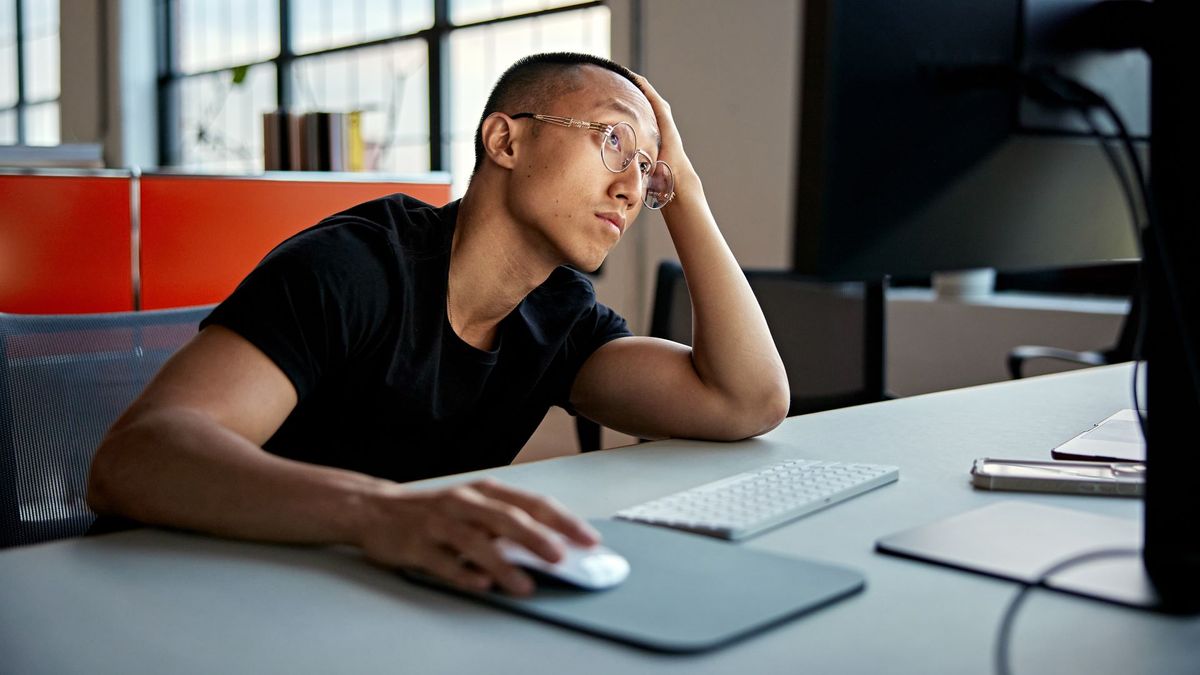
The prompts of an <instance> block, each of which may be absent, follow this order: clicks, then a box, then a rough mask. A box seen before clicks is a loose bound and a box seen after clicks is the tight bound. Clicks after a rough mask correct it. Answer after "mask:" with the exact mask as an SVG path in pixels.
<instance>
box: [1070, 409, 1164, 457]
mask: <svg viewBox="0 0 1200 675" xmlns="http://www.w3.org/2000/svg"><path fill="white" fill-rule="evenodd" d="M1050 455H1051V456H1052V457H1054V458H1055V459H1074V460H1082V461H1097V462H1145V461H1146V441H1145V439H1143V438H1142V427H1141V425H1140V424H1139V423H1138V418H1137V413H1136V412H1135V411H1134V410H1133V409H1132V408H1126V409H1125V410H1121V411H1118V412H1116V413H1114V414H1113V415H1111V416H1109V417H1108V418H1107V419H1105V420H1104V421H1103V422H1100V423H1099V424H1097V425H1096V426H1094V427H1092V428H1091V429H1088V430H1087V431H1085V432H1083V433H1082V434H1079V435H1078V436H1076V437H1075V438H1072V439H1071V440H1069V441H1067V442H1066V443H1063V444H1062V445H1060V446H1058V447H1057V448H1054V450H1052V451H1051V452H1050Z"/></svg>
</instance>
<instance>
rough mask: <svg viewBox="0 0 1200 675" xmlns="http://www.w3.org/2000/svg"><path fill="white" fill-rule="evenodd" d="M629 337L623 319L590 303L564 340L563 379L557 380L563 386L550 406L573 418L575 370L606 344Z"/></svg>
mask: <svg viewBox="0 0 1200 675" xmlns="http://www.w3.org/2000/svg"><path fill="white" fill-rule="evenodd" d="M631 335H633V331H631V330H629V324H628V323H626V321H625V319H624V317H622V316H621V315H620V314H617V313H616V312H614V311H613V310H612V309H611V308H609V307H608V306H606V305H603V304H601V303H599V302H594V303H592V306H591V307H590V308H589V309H588V310H587V312H585V313H584V315H583V316H582V317H581V318H580V319H579V320H578V321H577V322H575V326H574V327H573V328H572V329H571V333H570V335H569V336H568V337H567V345H566V349H565V350H564V351H565V354H564V366H563V371H564V375H565V377H563V378H562V380H561V381H562V382H563V385H564V386H562V387H561V388H560V389H559V391H558V395H557V397H556V399H555V400H554V405H556V406H558V407H560V408H562V409H564V410H566V411H567V412H568V413H570V414H572V415H575V414H576V411H575V406H573V405H571V387H572V386H573V385H574V384H575V376H576V375H578V374H579V369H580V368H582V367H583V364H584V363H585V362H586V361H587V360H588V358H589V357H591V355H592V354H593V353H595V351H596V350H597V349H599V348H600V347H602V346H603V345H605V344H606V343H608V342H611V341H612V340H615V339H617V338H623V337H629V336H631Z"/></svg>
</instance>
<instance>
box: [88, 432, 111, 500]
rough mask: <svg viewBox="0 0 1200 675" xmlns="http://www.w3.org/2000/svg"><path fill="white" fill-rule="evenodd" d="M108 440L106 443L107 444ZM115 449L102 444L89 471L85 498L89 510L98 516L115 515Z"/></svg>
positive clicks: (93, 458)
mask: <svg viewBox="0 0 1200 675" xmlns="http://www.w3.org/2000/svg"><path fill="white" fill-rule="evenodd" d="M107 440H108V439H107V438H106V439H105V441H106V442H107ZM113 455H114V449H113V448H111V447H106V443H101V444H100V447H99V448H97V450H96V454H95V455H94V456H93V457H92V465H91V467H90V468H89V469H88V478H87V491H86V493H85V496H84V498H85V499H86V500H87V505H88V508H89V509H91V510H92V511H93V512H95V513H96V514H97V515H114V513H115V508H114V506H113V497H112V485H113V479H112V474H113V471H114V470H115V467H114V457H113Z"/></svg>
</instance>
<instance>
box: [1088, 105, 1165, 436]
mask: <svg viewBox="0 0 1200 675" xmlns="http://www.w3.org/2000/svg"><path fill="white" fill-rule="evenodd" d="M1076 110H1077V111H1078V112H1079V115H1080V117H1082V118H1083V121H1084V122H1085V123H1086V124H1087V126H1088V129H1090V130H1091V134H1092V136H1093V137H1095V138H1096V140H1097V141H1098V142H1099V143H1100V148H1101V150H1103V151H1104V156H1105V157H1107V158H1108V162H1109V164H1111V165H1112V170H1113V173H1115V174H1116V176H1117V182H1118V183H1120V185H1121V192H1122V194H1124V195H1125V202H1126V204H1127V205H1128V207H1129V217H1130V222H1131V223H1132V224H1133V242H1134V246H1135V247H1136V248H1137V254H1138V258H1139V260H1141V259H1145V255H1146V254H1145V251H1144V250H1143V246H1142V237H1143V232H1144V230H1145V227H1146V219H1148V217H1149V216H1148V214H1147V215H1146V216H1145V218H1144V217H1143V215H1142V214H1143V213H1144V211H1142V210H1140V209H1139V208H1138V202H1137V198H1136V197H1135V196H1134V195H1135V193H1134V189H1133V186H1132V185H1131V184H1130V178H1129V173H1128V172H1127V171H1126V168H1125V165H1124V164H1123V163H1122V162H1121V158H1120V157H1119V156H1118V155H1117V153H1116V152H1115V151H1114V150H1113V149H1112V148H1111V147H1109V145H1108V139H1107V138H1105V136H1104V134H1103V132H1101V130H1100V128H1099V127H1098V126H1097V125H1096V122H1095V120H1093V119H1092V114H1091V108H1089V107H1087V106H1079V107H1077V108H1076ZM1138 192H1139V193H1140V194H1143V195H1144V194H1145V193H1144V192H1142V191H1141V190H1139V191H1138ZM1145 204H1146V203H1145V201H1143V202H1142V206H1143V208H1145ZM1143 267H1144V266H1143V265H1142V264H1139V265H1138V268H1137V278H1136V279H1135V282H1134V293H1135V294H1136V295H1137V296H1138V297H1137V299H1136V302H1137V303H1138V305H1139V307H1140V309H1139V311H1138V318H1137V321H1138V323H1137V326H1136V327H1135V328H1134V336H1133V347H1132V354H1131V356H1132V357H1133V383H1132V386H1131V389H1132V390H1133V391H1132V395H1133V409H1134V411H1135V412H1136V414H1137V417H1138V426H1139V427H1140V428H1141V431H1142V438H1146V419H1145V416H1144V415H1143V414H1142V404H1141V400H1140V399H1141V397H1140V396H1139V395H1138V381H1139V379H1140V371H1141V367H1142V358H1143V355H1142V348H1143V345H1144V338H1145V335H1146V315H1147V312H1146V309H1145V308H1146V304H1147V301H1148V296H1149V292H1148V284H1147V280H1146V275H1145V274H1144V273H1143V271H1144V270H1143Z"/></svg>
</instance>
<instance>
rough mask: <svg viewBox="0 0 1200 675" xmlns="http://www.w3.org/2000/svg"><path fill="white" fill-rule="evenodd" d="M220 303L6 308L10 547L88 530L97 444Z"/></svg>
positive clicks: (4, 476)
mask: <svg viewBox="0 0 1200 675" xmlns="http://www.w3.org/2000/svg"><path fill="white" fill-rule="evenodd" d="M211 309H212V308H211V307H193V308H183V309H166V310H154V311H145V312H120V313H113V314H84V315H61V316H35V315H16V314H4V313H0V548H4V547H9V546H18V545H24V544H33V543H36V542H40V541H48V540H52V539H62V538H66V537H74V536H79V535H82V534H83V533H84V532H85V531H87V529H88V527H90V526H91V524H92V522H93V521H94V520H95V514H93V513H92V512H91V510H89V509H88V507H87V504H86V503H85V501H84V496H85V490H86V487H87V474H88V467H89V465H90V464H91V460H92V453H93V452H95V449H96V446H97V445H98V444H99V443H100V439H101V438H102V437H103V435H104V433H105V432H106V431H107V430H108V427H109V426H111V425H112V423H113V422H114V421H115V420H116V418H117V417H118V416H119V415H120V414H121V412H122V411H123V410H124V409H125V408H126V407H127V406H128V405H129V404H130V403H131V402H132V401H133V399H134V398H135V397H136V396H137V395H138V394H139V393H140V392H141V391H142V389H143V388H144V387H145V386H146V383H147V382H148V381H149V380H150V378H151V376H153V375H154V373H155V372H157V371H158V369H159V367H160V366H161V365H162V364H163V362H164V361H166V359H167V357H169V356H170V355H171V354H173V353H174V352H175V351H176V350H177V349H179V347H181V346H182V345H183V344H184V343H185V342H187V341H188V340H189V339H191V337H192V336H193V335H195V334H196V330H197V326H198V324H199V323H200V319H202V318H203V317H204V316H206V315H207V314H208V312H209V311H210V310H211Z"/></svg>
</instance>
